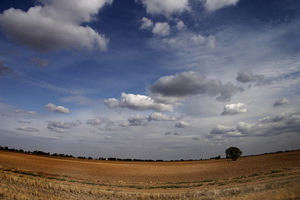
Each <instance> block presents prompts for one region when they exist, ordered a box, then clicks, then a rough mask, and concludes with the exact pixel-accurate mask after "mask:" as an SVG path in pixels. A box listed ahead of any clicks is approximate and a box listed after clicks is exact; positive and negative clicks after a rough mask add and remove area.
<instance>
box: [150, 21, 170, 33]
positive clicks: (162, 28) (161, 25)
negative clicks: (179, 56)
mask: <svg viewBox="0 0 300 200" xmlns="http://www.w3.org/2000/svg"><path fill="white" fill-rule="evenodd" d="M152 33H153V34H154V35H159V36H167V35H169V34H170V25H169V24H168V23H167V22H156V23H155V25H154V27H153V29H152Z"/></svg>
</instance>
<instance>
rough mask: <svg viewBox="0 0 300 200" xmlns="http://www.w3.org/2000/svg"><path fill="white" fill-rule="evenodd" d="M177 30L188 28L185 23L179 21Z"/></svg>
mask: <svg viewBox="0 0 300 200" xmlns="http://www.w3.org/2000/svg"><path fill="white" fill-rule="evenodd" d="M176 28H177V29H178V30H179V31H181V30H184V29H186V26H185V24H184V23H183V21H181V20H178V21H177V24H176Z"/></svg>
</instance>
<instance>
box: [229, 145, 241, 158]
mask: <svg viewBox="0 0 300 200" xmlns="http://www.w3.org/2000/svg"><path fill="white" fill-rule="evenodd" d="M242 153H243V152H242V151H241V150H240V149H239V148H237V147H229V148H228V149H226V151H225V154H226V158H231V159H232V160H237V159H238V158H239V157H240V156H241V155H242Z"/></svg>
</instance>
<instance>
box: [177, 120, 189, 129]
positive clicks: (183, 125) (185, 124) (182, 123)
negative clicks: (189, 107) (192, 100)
mask: <svg viewBox="0 0 300 200" xmlns="http://www.w3.org/2000/svg"><path fill="white" fill-rule="evenodd" d="M189 126H191V124H190V123H188V122H186V121H179V122H177V123H176V124H175V126H174V127H175V128H187V127H189Z"/></svg>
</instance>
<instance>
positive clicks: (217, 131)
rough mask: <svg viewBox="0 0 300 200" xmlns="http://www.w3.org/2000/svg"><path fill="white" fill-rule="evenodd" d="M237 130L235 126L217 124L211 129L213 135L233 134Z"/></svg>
mask: <svg viewBox="0 0 300 200" xmlns="http://www.w3.org/2000/svg"><path fill="white" fill-rule="evenodd" d="M235 132H237V131H236V129H235V128H234V127H230V126H223V125H217V126H216V127H215V128H213V129H212V130H211V131H210V134H212V135H222V134H233V133H235Z"/></svg>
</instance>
